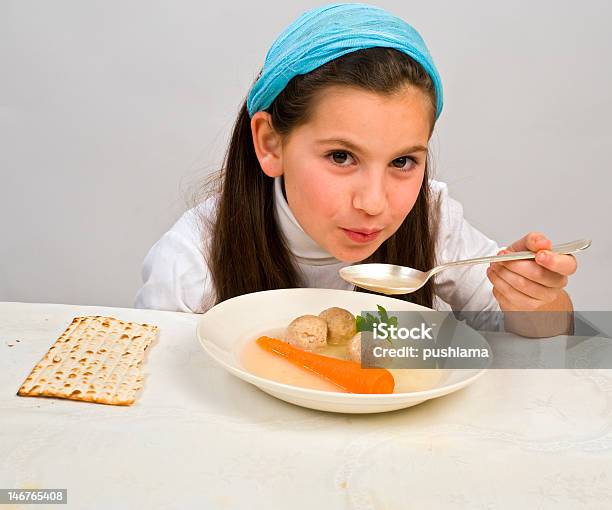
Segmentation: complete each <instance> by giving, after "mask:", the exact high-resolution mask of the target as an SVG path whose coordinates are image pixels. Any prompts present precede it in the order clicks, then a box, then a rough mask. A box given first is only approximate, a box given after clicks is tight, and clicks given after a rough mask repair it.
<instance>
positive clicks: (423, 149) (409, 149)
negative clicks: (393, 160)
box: [315, 138, 427, 154]
mask: <svg viewBox="0 0 612 510" xmlns="http://www.w3.org/2000/svg"><path fill="white" fill-rule="evenodd" d="M315 143H317V144H328V143H329V144H332V143H334V144H338V145H344V146H345V147H347V148H348V149H350V150H352V151H355V152H361V150H362V149H361V148H360V147H358V146H357V145H356V144H354V143H353V142H349V141H348V140H343V139H342V138H324V139H321V140H317V141H316V142H315ZM411 152H427V147H424V146H423V145H413V146H412V147H407V148H405V149H404V150H402V151H399V154H409V153H411Z"/></svg>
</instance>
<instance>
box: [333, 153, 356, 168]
mask: <svg viewBox="0 0 612 510" xmlns="http://www.w3.org/2000/svg"><path fill="white" fill-rule="evenodd" d="M330 156H331V158H332V161H333V162H334V163H335V164H336V165H338V166H347V165H344V164H343V163H344V162H346V157H347V156H349V153H348V152H346V151H333V152H330V153H329V154H328V155H327V157H330ZM336 156H339V157H338V158H337V157H336ZM343 156H344V157H343ZM351 157H352V156H351Z"/></svg>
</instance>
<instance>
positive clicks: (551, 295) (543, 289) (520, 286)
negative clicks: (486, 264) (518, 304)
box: [491, 265, 559, 303]
mask: <svg viewBox="0 0 612 510" xmlns="http://www.w3.org/2000/svg"><path fill="white" fill-rule="evenodd" d="M491 271H493V272H494V273H495V274H496V275H497V276H499V277H500V278H501V279H503V280H504V281H505V282H506V283H508V284H510V285H511V286H512V287H514V288H515V289H516V290H518V291H520V292H522V293H523V294H526V295H527V296H530V297H532V298H534V299H538V300H540V301H543V302H546V303H549V302H551V301H554V300H555V299H557V297H558V292H559V290H558V289H555V288H551V287H547V286H545V285H541V284H540V283H537V282H534V281H532V280H529V279H528V278H525V277H524V276H522V275H520V274H518V273H515V272H514V271H510V270H509V269H508V268H506V267H504V266H502V265H497V266H496V267H494V268H491Z"/></svg>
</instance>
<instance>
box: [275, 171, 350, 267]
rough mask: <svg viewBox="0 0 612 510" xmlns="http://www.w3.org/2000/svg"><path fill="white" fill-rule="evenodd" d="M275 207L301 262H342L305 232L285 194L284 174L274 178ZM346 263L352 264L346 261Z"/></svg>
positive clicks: (277, 216) (290, 243)
mask: <svg viewBox="0 0 612 510" xmlns="http://www.w3.org/2000/svg"><path fill="white" fill-rule="evenodd" d="M274 208H275V210H276V218H277V221H278V224H279V226H280V229H281V231H282V232H283V235H284V236H285V238H286V239H287V241H288V244H289V249H290V250H291V253H292V254H293V255H294V256H295V257H297V258H298V259H300V262H302V263H305V264H308V265H313V266H323V265H331V264H341V263H342V262H341V261H340V260H338V259H337V258H335V257H334V256H333V255H331V254H330V253H329V252H328V251H326V250H324V249H323V248H322V247H321V246H319V245H318V244H317V243H316V242H315V241H314V240H313V239H312V238H311V237H310V236H309V235H308V234H307V233H306V232H304V229H303V228H302V226H301V225H300V224H299V223H298V221H297V219H296V218H295V216H294V215H293V212H291V209H290V208H289V204H288V203H287V200H286V199H285V195H284V194H283V176H282V175H281V176H279V177H275V178H274ZM346 265H350V264H349V263H346Z"/></svg>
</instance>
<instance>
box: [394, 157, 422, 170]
mask: <svg viewBox="0 0 612 510" xmlns="http://www.w3.org/2000/svg"><path fill="white" fill-rule="evenodd" d="M393 163H394V165H393V166H395V168H399V169H400V170H402V171H403V172H408V171H410V170H411V169H412V168H413V167H414V166H416V165H417V164H418V161H417V160H416V159H414V158H411V157H410V156H402V157H401V158H397V159H395V160H394V161H393ZM395 163H398V165H395ZM407 163H408V166H406V164H407Z"/></svg>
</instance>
